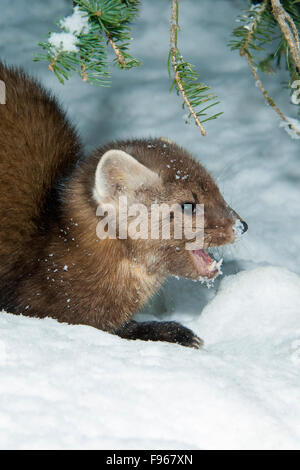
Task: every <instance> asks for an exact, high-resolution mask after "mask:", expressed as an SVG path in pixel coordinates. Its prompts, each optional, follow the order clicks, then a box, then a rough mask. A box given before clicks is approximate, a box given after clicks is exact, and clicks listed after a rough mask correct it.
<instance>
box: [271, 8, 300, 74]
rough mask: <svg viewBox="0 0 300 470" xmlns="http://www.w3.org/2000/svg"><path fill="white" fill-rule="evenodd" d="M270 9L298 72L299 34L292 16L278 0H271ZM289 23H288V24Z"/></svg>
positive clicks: (299, 65) (299, 68)
mask: <svg viewBox="0 0 300 470" xmlns="http://www.w3.org/2000/svg"><path fill="white" fill-rule="evenodd" d="M271 5H272V10H273V14H274V17H275V18H276V21H277V22H278V24H279V26H280V29H281V32H282V34H283V36H284V38H285V40H286V42H287V44H288V47H289V49H290V52H291V54H292V56H293V59H294V62H295V64H296V67H297V69H298V72H299V73H300V49H299V36H298V31H297V28H296V25H295V23H294V21H293V19H292V17H291V16H290V15H289V14H288V13H287V12H286V11H285V10H284V8H283V7H282V5H281V3H280V1H279V0H271ZM288 23H289V24H288Z"/></svg>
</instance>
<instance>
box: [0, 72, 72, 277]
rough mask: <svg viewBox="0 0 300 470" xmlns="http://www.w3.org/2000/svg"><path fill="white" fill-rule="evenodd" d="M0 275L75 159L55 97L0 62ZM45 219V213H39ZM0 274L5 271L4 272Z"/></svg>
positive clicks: (51, 202)
mask: <svg viewBox="0 0 300 470" xmlns="http://www.w3.org/2000/svg"><path fill="white" fill-rule="evenodd" d="M0 80H2V81H3V82H4V83H5V88H6V104H0V276H1V277H2V278H3V276H4V275H5V273H7V271H8V270H11V269H13V265H14V263H15V262H16V261H17V260H18V259H19V257H20V255H21V253H22V251H23V250H24V248H25V247H26V246H28V242H30V240H31V239H32V237H33V235H34V233H35V231H36V230H39V229H40V227H41V225H42V223H41V221H42V220H43V214H45V213H46V212H49V213H50V212H52V211H51V210H49V209H51V207H50V206H52V207H53V205H54V204H55V203H56V201H55V197H56V196H55V192H54V191H53V188H54V187H55V185H56V183H57V182H58V181H59V180H60V179H61V178H64V176H67V174H68V173H69V171H70V169H71V168H72V167H73V166H74V164H75V163H76V161H78V159H79V157H80V154H81V146H80V142H79V139H78V136H77V134H76V131H75V130H74V129H73V127H72V126H71V125H70V124H69V122H68V121H67V119H66V117H65V114H64V112H62V111H61V109H60V108H59V106H58V104H57V102H56V100H55V99H54V98H53V97H52V96H51V95H50V94H49V93H48V92H46V91H45V90H44V88H43V87H42V86H41V85H40V84H39V83H37V82H36V81H35V80H33V79H31V78H29V77H28V76H27V75H26V74H25V73H24V72H23V71H22V70H20V69H16V68H11V67H6V66H5V65H3V64H1V63H0ZM44 219H45V217H44ZM4 277H5V276H4Z"/></svg>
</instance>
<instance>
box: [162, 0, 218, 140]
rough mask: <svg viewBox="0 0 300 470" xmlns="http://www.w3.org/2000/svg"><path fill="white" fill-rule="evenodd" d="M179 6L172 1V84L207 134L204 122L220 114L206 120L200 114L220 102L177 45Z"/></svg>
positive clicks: (177, 0)
mask: <svg viewBox="0 0 300 470" xmlns="http://www.w3.org/2000/svg"><path fill="white" fill-rule="evenodd" d="M178 7H179V0H172V3H171V28H170V52H169V61H168V63H169V75H170V77H171V67H170V65H171V63H172V69H173V73H174V79H173V83H172V86H171V90H172V88H173V87H174V86H175V88H176V90H177V93H178V94H179V93H180V94H181V96H182V98H183V101H184V104H185V105H186V107H187V108H188V110H189V116H191V117H192V118H193V119H194V121H195V123H196V125H197V126H198V127H199V129H200V131H201V134H202V135H204V136H205V135H206V131H205V129H204V127H203V125H202V124H203V123H204V122H206V121H208V120H211V119H215V118H217V117H218V116H219V115H220V114H222V113H218V114H215V115H213V116H211V117H208V118H206V119H204V120H200V116H205V115H206V113H205V111H207V110H208V109H209V108H211V107H212V106H215V105H216V104H219V101H217V102H216V101H214V100H215V99H216V96H214V95H213V94H212V93H209V90H210V88H209V87H208V86H207V85H204V84H203V83H199V76H198V74H197V73H196V72H195V70H194V69H193V67H192V65H191V64H189V63H188V62H186V61H185V60H184V59H183V57H182V55H181V54H180V52H179V49H178V46H177V33H178V29H179V25H178ZM209 101H213V103H210V104H209V105H208V106H206V107H205V108H203V109H200V110H198V111H197V109H199V107H200V106H202V105H203V104H204V103H207V102H209Z"/></svg>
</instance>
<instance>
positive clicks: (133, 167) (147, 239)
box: [90, 139, 247, 279]
mask: <svg viewBox="0 0 300 470" xmlns="http://www.w3.org/2000/svg"><path fill="white" fill-rule="evenodd" d="M92 160H93V172H92V175H91V177H90V178H91V179H90V183H92V184H91V186H92V197H91V198H90V200H92V201H93V204H95V206H94V212H95V217H96V210H95V208H96V206H98V212H97V216H98V217H97V221H98V222H100V223H98V226H97V233H98V236H100V238H101V237H104V236H108V237H109V238H112V239H114V238H115V239H116V241H115V243H119V244H121V245H122V247H123V253H125V256H126V257H128V258H129V259H130V260H132V262H135V261H137V262H138V263H141V264H143V265H144V266H145V268H146V269H147V272H149V273H155V272H157V273H161V274H162V275H164V276H166V275H176V276H182V277H187V278H192V279H213V278H214V277H216V275H217V274H218V272H219V266H218V264H217V263H216V262H215V261H214V260H213V259H212V258H211V256H210V255H209V254H208V253H207V249H208V248H210V247H216V246H222V245H225V244H228V243H233V242H234V241H235V240H236V238H237V237H239V236H240V235H241V234H242V233H244V232H245V231H246V230H247V224H246V223H245V222H244V221H243V220H242V219H241V218H240V217H239V216H238V214H237V213H236V212H234V210H232V209H231V207H229V206H228V204H227V203H226V202H225V200H224V199H223V197H222V195H221V193H220V191H219V189H218V187H217V185H216V183H215V182H214V180H213V179H212V177H211V176H210V175H209V174H208V173H207V171H206V170H205V169H204V168H203V166H202V165H201V164H200V163H199V162H198V161H196V160H195V159H194V158H193V157H192V156H191V155H190V154H189V153H187V152H186V151H185V150H184V149H182V148H181V147H179V146H177V145H176V144H174V143H171V142H169V141H167V140H164V139H155V140H134V141H127V142H118V143H113V144H111V145H108V146H106V147H104V148H103V149H100V150H98V151H97V152H96V153H95V154H94V156H93V158H92ZM110 208H111V210H110ZM168 208H169V209H170V210H169V211H168ZM203 209H204V213H203ZM107 211H108V212H107ZM201 213H202V216H203V217H201ZM126 215H127V217H126ZM178 224H179V225H178ZM108 225H109V230H108V233H107V234H106V235H104V232H105V231H107V229H108ZM186 226H187V229H186V231H185V227H186ZM178 227H179V228H178ZM188 228H189V230H188ZM203 229H204V230H203ZM191 230H192V231H193V236H192V234H191ZM193 241H194V244H193V245H192V244H191V242H193ZM113 261H114V260H112V262H113Z"/></svg>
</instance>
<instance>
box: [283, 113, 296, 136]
mask: <svg viewBox="0 0 300 470" xmlns="http://www.w3.org/2000/svg"><path fill="white" fill-rule="evenodd" d="M287 118H288V120H289V122H285V121H281V122H280V127H283V128H284V130H285V131H286V132H287V133H288V134H289V135H290V136H291V137H292V139H300V135H298V134H297V133H296V132H295V130H296V131H297V132H300V121H299V119H293V118H291V117H288V116H287ZM289 124H292V125H293V126H294V128H295V130H294V129H291V128H290V126H289Z"/></svg>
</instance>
